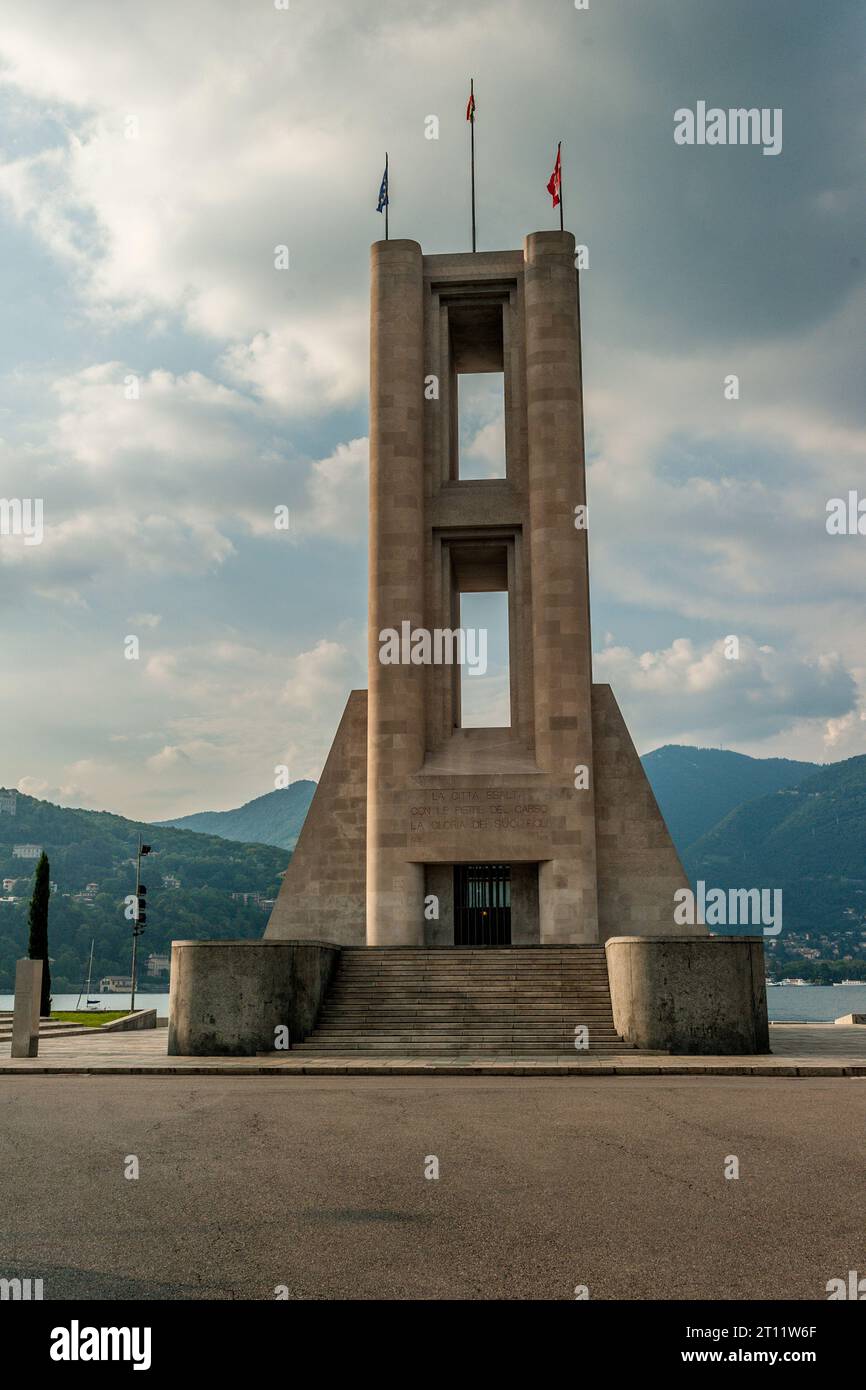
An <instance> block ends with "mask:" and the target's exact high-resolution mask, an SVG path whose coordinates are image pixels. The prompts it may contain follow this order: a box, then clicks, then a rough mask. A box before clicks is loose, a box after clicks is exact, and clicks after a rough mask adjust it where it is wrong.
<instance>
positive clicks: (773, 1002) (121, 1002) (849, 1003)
mask: <svg viewBox="0 0 866 1390" xmlns="http://www.w3.org/2000/svg"><path fill="white" fill-rule="evenodd" d="M90 997H91V999H98V1000H99V1006H100V1008H102V1009H128V1008H129V995H128V994H91V996H90ZM77 1000H78V995H77V994H56V995H54V999H53V1007H54V1008H55V1009H57V1010H58V1011H63V1010H68V1009H74V1008H75V1006H76V1003H77ZM13 1002H14V1000H13V998H12V995H11V994H0V1012H2V1011H3V1010H7V1009H11V1008H12V1005H13ZM135 1002H136V1005H137V1006H138V1008H141V1009H156V1012H157V1016H158V1017H159V1018H168V995H167V994H140V993H138V992H136V997H135ZM83 1003H84V1000H83V998H82V1004H83ZM767 1006H768V1009H769V1013H770V1018H771V1019H776V1020H777V1021H778V1022H782V1021H785V1022H789V1023H832V1021H833V1019H834V1018H839V1017H841V1015H842V1014H866V985H774V986H773V988H772V989H768V990H767Z"/></svg>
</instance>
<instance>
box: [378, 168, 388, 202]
mask: <svg viewBox="0 0 866 1390" xmlns="http://www.w3.org/2000/svg"><path fill="white" fill-rule="evenodd" d="M387 206H388V165H387V164H386V165H385V172H384V174H383V175H382V187H381V188H380V189H379V205H378V207H377V208H376V211H377V212H382V211H383V210H384V209H385V208H386V207H387Z"/></svg>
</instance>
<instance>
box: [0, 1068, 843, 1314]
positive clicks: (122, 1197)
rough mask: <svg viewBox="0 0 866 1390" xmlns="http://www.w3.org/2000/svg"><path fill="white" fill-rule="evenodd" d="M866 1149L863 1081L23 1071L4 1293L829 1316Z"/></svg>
mask: <svg viewBox="0 0 866 1390" xmlns="http://www.w3.org/2000/svg"><path fill="white" fill-rule="evenodd" d="M864 1136H866V1083H864V1082H862V1081H858V1080H854V1079H844V1078H842V1079H826V1080H824V1079H814V1080H812V1079H793V1078H792V1079H787V1078H786V1079H783V1078H778V1079H776V1078H773V1079H769V1080H767V1079H762V1078H748V1077H746V1078H728V1077H718V1078H712V1077H711V1078H691V1077H682V1078H670V1079H668V1078H664V1077H659V1078H650V1077H648V1078H642V1079H636V1080H633V1079H631V1078H609V1079H608V1078H606V1079H603V1080H598V1081H594V1080H587V1079H580V1078H578V1079H576V1080H557V1079H554V1080H550V1081H547V1080H531V1079H529V1080H523V1079H514V1080H500V1079H497V1078H490V1079H487V1078H468V1077H467V1078H460V1077H455V1078H453V1079H443V1080H439V1079H436V1080H433V1079H428V1078H419V1079H418V1080H416V1079H414V1078H411V1077H406V1078H403V1077H394V1078H393V1079H391V1078H385V1079H378V1078H358V1079H352V1078H345V1079H344V1078H341V1077H333V1078H331V1077H327V1078H324V1077H323V1078H321V1079H317V1078H312V1077H303V1078H293V1077H274V1078H270V1077H267V1078H237V1079H234V1078H223V1077H213V1078H210V1077H204V1078H189V1079H186V1078H173V1077H172V1078H159V1079H155V1078H154V1079H149V1078H147V1077H136V1076H125V1077H45V1076H38V1077H33V1078H30V1077H26V1078H25V1077H7V1078H0V1277H4V1276H5V1277H13V1276H15V1275H18V1276H20V1277H28V1276H29V1277H31V1278H36V1277H42V1278H43V1279H44V1281H45V1298H46V1299H51V1298H83V1299H96V1298H112V1299H188V1298H192V1299H231V1298H256V1299H271V1298H274V1296H275V1289H276V1288H277V1287H278V1286H285V1287H286V1288H287V1290H288V1294H289V1297H290V1298H296V1299H297V1298H319V1299H344V1298H363V1299H381V1298H397V1299H403V1298H420V1299H439V1298H459V1299H493V1298H521V1299H532V1298H555V1299H573V1298H574V1296H575V1293H574V1291H575V1287H576V1286H577V1285H586V1286H587V1288H588V1290H589V1295H590V1297H591V1298H593V1299H643V1298H666V1299H685V1298H699V1299H729V1298H733V1299H737V1298H758V1299H779V1298H782V1299H790V1298H808V1299H822V1300H823V1299H826V1296H827V1295H826V1290H825V1285H826V1283H827V1280H828V1279H830V1278H833V1277H835V1276H837V1275H841V1276H843V1277H846V1276H847V1272H848V1270H849V1269H857V1270H860V1271H861V1272H863V1273H866V1234H864V1231H866V1228H864V1223H863V1210H864V1199H866V1175H864ZM128 1155H135V1156H136V1157H137V1159H138V1164H139V1177H138V1178H137V1179H128V1178H126V1177H124V1166H125V1159H126V1157H127V1156H128ZM728 1155H734V1156H736V1157H737V1158H738V1160H739V1165H740V1177H739V1179H737V1180H726V1179H725V1177H724V1168H725V1162H726V1158H727V1156H728ZM428 1156H435V1157H436V1158H437V1159H438V1162H439V1178H438V1180H434V1179H427V1178H425V1175H424V1173H425V1159H426V1158H427V1157H428ZM428 1166H430V1165H428Z"/></svg>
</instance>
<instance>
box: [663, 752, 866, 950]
mask: <svg viewBox="0 0 866 1390" xmlns="http://www.w3.org/2000/svg"><path fill="white" fill-rule="evenodd" d="M683 859H684V864H685V868H686V870H687V872H688V874H689V877H690V878H691V879H692V880H696V879H698V878H702V879H703V880H704V881H705V882H706V883H708V884H712V885H713V886H715V887H719V888H733V887H744V888H753V887H754V888H765V887H766V888H781V889H782V891H783V895H784V933H785V935H786V936H787V934H788V933H790V932H793V933H796V934H802V933H805V932H810V933H812V934H817V935H818V936H821V935H827V936H830V937H832V938H834V939H835V940H840V939H841V938H845V939H846V940H847V941H848V943H849V944H850V943H851V942H852V941H853V942H857V941H859V939H860V937H861V936H864V935H866V756H861V757H857V758H848V759H847V760H846V761H845V762H841V763H833V764H831V765H830V766H829V767H825V768H822V769H821V770H820V771H819V772H817V773H815V774H813V775H812V776H811V777H808V778H806V779H805V780H804V781H802V782H801V783H800V784H799V785H798V786H796V787H788V788H785V789H783V790H779V791H776V792H774V793H772V795H770V796H763V797H759V798H757V799H756V800H753V801H749V802H747V803H746V804H745V805H743V806H740V807H738V808H737V809H736V810H734V811H732V812H731V813H730V814H729V815H728V816H726V817H725V818H724V819H723V820H722V821H721V822H720V824H718V825H717V826H715V827H714V828H713V829H712V830H710V831H709V832H708V833H707V834H705V835H703V836H702V837H701V838H700V839H698V840H697V841H696V842H695V843H694V844H693V845H691V847H690V848H689V849H688V850H687V852H686V853H685V855H684V856H683Z"/></svg>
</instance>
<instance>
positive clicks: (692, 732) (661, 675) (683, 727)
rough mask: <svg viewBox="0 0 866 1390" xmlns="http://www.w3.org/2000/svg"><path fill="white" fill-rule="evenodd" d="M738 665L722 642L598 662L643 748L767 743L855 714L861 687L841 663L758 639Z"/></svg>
mask: <svg viewBox="0 0 866 1390" xmlns="http://www.w3.org/2000/svg"><path fill="white" fill-rule="evenodd" d="M727 649H728V650H730V651H732V652H735V651H737V650H738V651H739V655H738V657H737V658H736V659H729V657H728V656H727V655H726V642H725V640H724V639H720V640H718V641H716V642H713V643H711V644H710V645H708V646H705V647H703V648H699V647H697V646H696V645H695V643H693V642H692V641H690V640H689V639H688V638H677V639H676V640H675V641H674V642H672V643H671V645H670V646H669V647H667V648H665V649H663V650H661V651H644V652H635V651H632V650H630V649H629V648H628V647H621V646H609V647H605V648H604V650H603V651H601V652H598V653H596V654H595V657H594V661H593V674H594V679H595V680H597V681H602V682H606V683H609V684H610V685H611V686H612V687H613V690H614V694H615V695H616V696H617V699H618V701H619V703H620V705H621V706H622V709H623V712H624V714H625V717H626V720H627V722H628V723H629V726H630V728H631V730H632V733H633V735H634V737H635V740H636V742H638V744H639V745H640V746H645V745H646V741H647V739H648V738H651V739H652V740H654V741H655V742H657V743H664V742H682V743H691V742H695V741H697V742H699V743H706V742H707V740H708V739H709V740H710V741H711V742H719V743H727V742H729V741H730V740H731V736H732V732H733V731H735V737H736V738H737V739H739V740H749V739H762V738H767V737H770V736H772V735H775V734H778V733H780V732H781V731H783V730H785V729H790V728H791V727H792V726H794V725H795V724H798V723H799V722H801V721H809V720H817V721H822V723H826V722H827V721H838V720H839V719H840V718H842V717H846V716H848V715H849V713H850V712H851V711H852V709H853V708H854V705H855V701H856V691H857V687H856V683H855V681H854V679H853V677H852V675H851V673H850V671H848V670H847V669H846V668H845V666H844V664H843V663H842V661H841V660H840V658H839V657H838V655H836V654H834V653H825V654H822V655H820V656H819V657H818V658H817V659H816V660H798V659H796V658H794V657H792V656H790V655H789V654H786V653H784V652H779V651H775V650H774V649H773V648H772V647H768V646H759V645H758V644H757V643H755V642H754V641H753V640H752V639H751V638H748V637H740V638H738V646H737V647H734V646H730V647H729V648H727Z"/></svg>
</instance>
